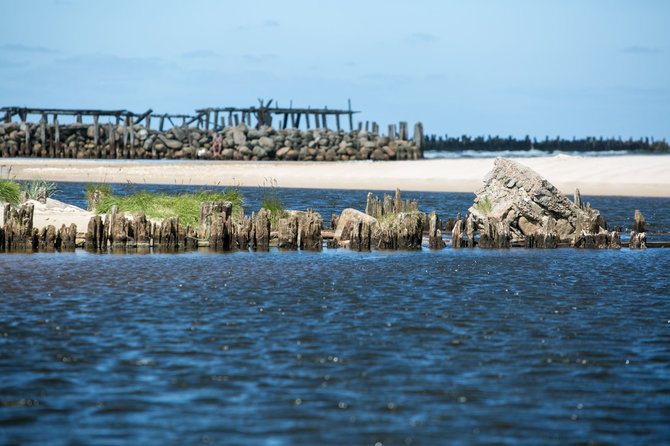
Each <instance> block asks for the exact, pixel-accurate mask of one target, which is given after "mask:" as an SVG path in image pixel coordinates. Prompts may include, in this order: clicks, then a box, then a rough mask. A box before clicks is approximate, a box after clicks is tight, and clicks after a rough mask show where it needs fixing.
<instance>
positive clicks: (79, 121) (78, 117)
mask: <svg viewBox="0 0 670 446" xmlns="http://www.w3.org/2000/svg"><path fill="white" fill-rule="evenodd" d="M77 124H81V113H77Z"/></svg>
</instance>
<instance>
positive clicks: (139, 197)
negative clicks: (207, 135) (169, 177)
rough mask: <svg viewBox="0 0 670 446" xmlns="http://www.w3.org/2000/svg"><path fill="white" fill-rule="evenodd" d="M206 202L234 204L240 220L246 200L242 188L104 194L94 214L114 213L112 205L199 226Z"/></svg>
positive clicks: (150, 216)
mask: <svg viewBox="0 0 670 446" xmlns="http://www.w3.org/2000/svg"><path fill="white" fill-rule="evenodd" d="M204 201H230V202H231V203H232V204H233V209H232V216H233V218H238V217H239V216H240V215H241V214H242V212H243V211H242V206H243V205H244V198H243V196H242V193H241V191H240V190H239V189H238V188H232V189H230V190H225V191H223V192H215V191H207V190H203V191H199V192H195V193H188V192H185V193H181V194H155V193H152V192H146V191H138V192H134V193H132V194H128V195H115V194H112V193H108V194H103V195H102V197H101V198H100V201H99V202H98V203H96V204H95V208H94V211H95V212H96V213H98V214H107V213H109V212H111V210H112V206H115V205H116V206H118V207H119V212H123V213H128V214H136V213H138V212H143V213H144V215H146V216H147V218H153V219H166V218H171V217H179V221H180V222H181V224H184V225H186V224H190V225H191V226H197V225H198V223H199V219H200V203H202V202H204Z"/></svg>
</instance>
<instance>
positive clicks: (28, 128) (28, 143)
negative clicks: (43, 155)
mask: <svg viewBox="0 0 670 446" xmlns="http://www.w3.org/2000/svg"><path fill="white" fill-rule="evenodd" d="M30 152H31V150H30V124H27V125H26V151H25V154H26V156H30ZM5 221H6V217H5Z"/></svg>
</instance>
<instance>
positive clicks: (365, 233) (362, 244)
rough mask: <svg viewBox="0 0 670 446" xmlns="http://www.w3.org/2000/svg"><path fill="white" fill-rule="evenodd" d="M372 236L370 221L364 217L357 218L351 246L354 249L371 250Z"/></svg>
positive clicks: (353, 227)
mask: <svg viewBox="0 0 670 446" xmlns="http://www.w3.org/2000/svg"><path fill="white" fill-rule="evenodd" d="M371 236H372V229H371V227H370V222H369V221H366V220H363V219H357V220H355V221H354V223H353V226H352V228H351V233H350V238H351V240H350V243H349V248H351V250H352V251H359V252H361V251H370V245H371Z"/></svg>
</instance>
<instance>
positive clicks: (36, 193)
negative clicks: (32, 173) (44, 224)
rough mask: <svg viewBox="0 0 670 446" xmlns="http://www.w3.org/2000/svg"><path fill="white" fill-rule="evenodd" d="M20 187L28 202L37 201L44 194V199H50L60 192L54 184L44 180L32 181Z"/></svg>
mask: <svg viewBox="0 0 670 446" xmlns="http://www.w3.org/2000/svg"><path fill="white" fill-rule="evenodd" d="M21 186H22V187H21V189H22V190H23V192H25V194H26V198H27V199H28V200H39V198H40V195H41V194H42V193H44V194H46V198H51V197H53V196H54V195H56V194H57V193H58V192H60V191H59V190H58V186H56V183H50V182H47V181H44V180H32V181H30V182H28V183H23V184H22V185H21Z"/></svg>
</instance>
